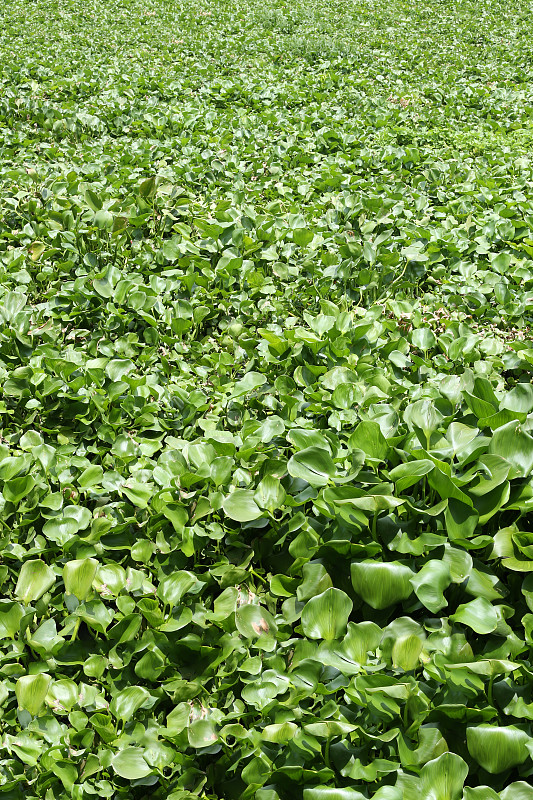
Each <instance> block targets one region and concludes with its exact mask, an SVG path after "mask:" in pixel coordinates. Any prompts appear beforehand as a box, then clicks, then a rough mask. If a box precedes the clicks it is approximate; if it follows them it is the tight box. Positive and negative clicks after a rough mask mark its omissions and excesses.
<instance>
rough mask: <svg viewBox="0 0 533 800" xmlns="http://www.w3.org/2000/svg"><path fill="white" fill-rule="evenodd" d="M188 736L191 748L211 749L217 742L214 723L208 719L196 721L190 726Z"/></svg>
mask: <svg viewBox="0 0 533 800" xmlns="http://www.w3.org/2000/svg"><path fill="white" fill-rule="evenodd" d="M187 736H188V739H189V744H190V746H191V747H195V748H197V749H198V748H202V747H211V746H212V745H213V744H214V743H215V742H216V741H217V740H218V736H217V732H216V729H215V726H214V723H213V722H211V720H208V719H196V720H194V721H193V722H191V724H190V725H189V727H188V729H187Z"/></svg>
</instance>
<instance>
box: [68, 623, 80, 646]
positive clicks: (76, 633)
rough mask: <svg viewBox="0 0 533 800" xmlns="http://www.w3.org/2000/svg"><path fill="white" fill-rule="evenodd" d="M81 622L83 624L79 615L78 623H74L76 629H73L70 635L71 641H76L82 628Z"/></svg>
mask: <svg viewBox="0 0 533 800" xmlns="http://www.w3.org/2000/svg"><path fill="white" fill-rule="evenodd" d="M80 624H81V617H78V619H77V620H76V624H75V625H74V630H73V631H72V634H71V636H70V641H71V642H75V641H76V638H77V636H78V631H79V629H80Z"/></svg>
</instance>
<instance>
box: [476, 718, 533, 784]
mask: <svg viewBox="0 0 533 800" xmlns="http://www.w3.org/2000/svg"><path fill="white" fill-rule="evenodd" d="M531 741H532V739H531V737H530V736H529V735H528V734H527V733H526V732H525V731H523V730H520V729H519V728H516V727H515V726H514V725H507V726H503V725H502V726H499V727H495V726H492V725H484V724H481V725H476V726H471V727H468V728H467V729H466V742H467V746H468V752H469V753H470V755H471V756H472V758H473V759H474V760H475V761H477V763H478V764H479V765H480V767H483V769H484V770H486V771H487V772H490V773H491V775H495V774H498V773H500V772H505V771H506V770H508V769H511V767H516V766H518V765H519V764H523V763H524V761H525V760H526V759H527V758H528V755H529V752H528V748H527V746H526V745H528V744H529V743H530V742H531Z"/></svg>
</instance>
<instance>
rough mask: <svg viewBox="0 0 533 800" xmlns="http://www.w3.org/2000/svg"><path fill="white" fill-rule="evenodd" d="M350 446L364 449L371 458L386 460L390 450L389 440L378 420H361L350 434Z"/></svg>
mask: <svg viewBox="0 0 533 800" xmlns="http://www.w3.org/2000/svg"><path fill="white" fill-rule="evenodd" d="M350 447H352V448H357V449H358V450H362V451H363V453H366V455H367V456H368V457H369V458H372V459H375V460H376V461H384V460H385V459H386V457H387V454H388V452H389V446H388V444H387V440H386V439H385V437H384V436H383V434H382V432H381V428H380V426H379V425H378V423H377V422H370V421H368V420H365V422H360V423H359V425H358V426H357V428H356V429H355V431H354V432H353V433H352V435H351V436H350Z"/></svg>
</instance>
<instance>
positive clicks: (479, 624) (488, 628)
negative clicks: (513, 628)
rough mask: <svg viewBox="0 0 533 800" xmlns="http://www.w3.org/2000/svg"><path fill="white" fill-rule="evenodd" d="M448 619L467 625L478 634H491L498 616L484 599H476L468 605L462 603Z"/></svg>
mask: <svg viewBox="0 0 533 800" xmlns="http://www.w3.org/2000/svg"><path fill="white" fill-rule="evenodd" d="M450 619H453V620H454V621H455V622H460V623H461V624H463V625H467V626H468V627H469V628H472V630H473V631H475V632H476V633H480V634H487V633H492V631H493V630H495V629H496V627H497V625H498V615H497V614H496V611H495V609H494V607H493V606H492V605H491V604H490V603H489V601H488V600H485V598H484V597H478V598H476V599H475V600H471V601H470V602H469V603H463V604H462V605H460V606H458V608H457V611H456V612H455V614H452V616H451V617H450Z"/></svg>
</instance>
